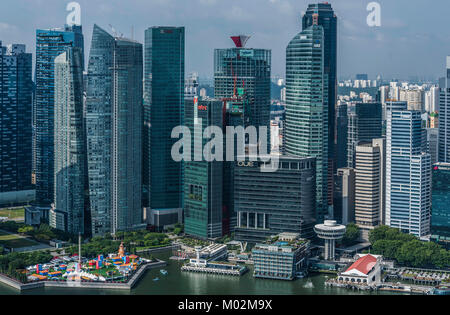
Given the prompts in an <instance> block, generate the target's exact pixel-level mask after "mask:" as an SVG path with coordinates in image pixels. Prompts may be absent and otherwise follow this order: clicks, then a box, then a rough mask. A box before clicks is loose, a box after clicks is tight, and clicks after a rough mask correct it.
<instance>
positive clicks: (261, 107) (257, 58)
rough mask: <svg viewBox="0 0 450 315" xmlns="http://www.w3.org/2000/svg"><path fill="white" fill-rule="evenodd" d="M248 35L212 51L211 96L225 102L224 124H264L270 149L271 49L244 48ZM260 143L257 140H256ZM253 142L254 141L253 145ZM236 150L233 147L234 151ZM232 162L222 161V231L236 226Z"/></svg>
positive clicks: (267, 148)
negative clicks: (226, 46) (212, 75)
mask: <svg viewBox="0 0 450 315" xmlns="http://www.w3.org/2000/svg"><path fill="white" fill-rule="evenodd" d="M248 39H249V37H248V36H244V35H241V36H233V37H232V40H233V41H234V43H235V46H236V47H234V48H226V49H216V50H215V51H214V95H215V98H217V99H221V100H224V103H225V104H227V105H226V113H225V115H226V116H225V119H224V122H225V125H224V126H223V127H224V130H226V126H239V125H241V126H244V127H248V126H254V127H256V128H259V127H267V147H265V148H262V147H260V149H262V151H264V153H266V152H270V151H269V150H270V73H271V62H272V52H271V51H270V50H267V49H253V48H245V44H246V42H247V40H248ZM259 144H261V139H259ZM253 145H254V144H253ZM235 152H236V150H235ZM232 168H233V165H232V163H231V162H229V161H227V162H224V174H223V179H224V182H223V208H224V210H223V211H224V217H223V219H224V226H223V232H224V233H225V234H227V233H229V232H231V231H232V230H233V228H234V227H235V226H236V214H235V211H234V197H233V193H234V188H233V184H234V180H233V170H232Z"/></svg>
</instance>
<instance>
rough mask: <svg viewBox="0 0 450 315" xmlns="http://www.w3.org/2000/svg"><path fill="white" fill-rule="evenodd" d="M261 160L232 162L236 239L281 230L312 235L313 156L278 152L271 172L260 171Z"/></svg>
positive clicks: (247, 239)
mask: <svg viewBox="0 0 450 315" xmlns="http://www.w3.org/2000/svg"><path fill="white" fill-rule="evenodd" d="M262 164H264V163H263V162H261V161H255V162H251V161H245V162H235V164H234V200H235V205H234V206H235V211H236V213H237V227H236V229H235V238H236V240H239V241H244V242H251V243H256V242H261V241H264V240H266V239H267V237H269V236H272V235H276V234H279V233H281V232H293V233H299V234H300V235H301V237H303V238H311V237H313V236H314V232H313V227H314V224H315V222H316V220H315V211H314V210H315V176H314V174H315V169H316V167H315V159H314V158H297V157H290V156H281V157H280V160H279V168H278V170H276V171H275V172H261V165H262ZM269 165H270V164H269Z"/></svg>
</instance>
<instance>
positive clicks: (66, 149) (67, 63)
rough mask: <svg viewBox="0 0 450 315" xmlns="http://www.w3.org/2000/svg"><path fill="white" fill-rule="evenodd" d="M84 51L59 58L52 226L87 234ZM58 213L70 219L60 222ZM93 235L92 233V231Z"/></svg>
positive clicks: (69, 52) (73, 52)
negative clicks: (61, 223) (60, 224)
mask: <svg viewBox="0 0 450 315" xmlns="http://www.w3.org/2000/svg"><path fill="white" fill-rule="evenodd" d="M81 54H82V50H81V49H79V48H77V47H74V48H68V49H67V51H66V52H64V53H62V54H61V55H59V56H58V57H56V59H55V170H54V171H55V173H54V177H55V179H54V182H55V197H54V207H53V208H52V209H51V210H50V225H51V226H52V227H54V228H57V229H60V230H64V231H67V232H70V233H73V234H78V233H81V234H85V232H86V231H85V224H84V223H85V188H86V179H87V176H86V175H87V174H86V168H85V166H86V164H85V163H86V147H85V132H84V120H83V62H82V60H83V56H82V55H81ZM57 212H59V214H61V215H62V216H65V217H66V219H65V220H62V222H64V224H63V225H65V226H59V225H58V224H59V223H60V222H61V221H59V220H57V219H56V218H57ZM89 232H90V231H89Z"/></svg>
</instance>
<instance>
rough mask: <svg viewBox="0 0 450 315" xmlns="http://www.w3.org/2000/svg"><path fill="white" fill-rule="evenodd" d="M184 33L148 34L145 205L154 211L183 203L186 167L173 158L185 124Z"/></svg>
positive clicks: (156, 31)
mask: <svg viewBox="0 0 450 315" xmlns="http://www.w3.org/2000/svg"><path fill="white" fill-rule="evenodd" d="M184 34H185V31H184V27H151V28H149V29H147V30H146V31H145V52H144V55H145V56H144V125H143V128H144V132H143V203H144V206H145V207H150V208H152V209H174V208H181V207H182V204H183V202H182V201H183V200H182V196H183V193H182V192H183V186H182V183H183V174H182V171H183V166H182V163H179V162H175V161H174V160H173V159H172V156H171V150H172V146H173V144H174V143H175V142H176V140H175V139H172V138H171V133H172V130H173V128H175V127H177V126H181V125H183V111H184V82H185V78H184V58H185V57H184V50H185V48H184V46H185V43H184V41H185V40H184Z"/></svg>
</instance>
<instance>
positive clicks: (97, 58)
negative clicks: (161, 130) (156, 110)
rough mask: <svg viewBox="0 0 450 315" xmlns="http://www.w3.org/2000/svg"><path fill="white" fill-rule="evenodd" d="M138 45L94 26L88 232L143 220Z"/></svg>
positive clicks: (88, 115) (88, 102)
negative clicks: (89, 229)
mask: <svg viewBox="0 0 450 315" xmlns="http://www.w3.org/2000/svg"><path fill="white" fill-rule="evenodd" d="M142 55H143V51H142V44H140V43H138V42H136V41H134V40H131V39H127V38H123V37H113V36H111V35H110V34H108V33H107V32H105V31H104V30H103V29H101V28H100V27H99V26H97V25H94V31H93V34H92V44H91V52H90V58H89V66H88V82H87V100H86V130H87V152H88V177H89V198H90V211H91V222H92V235H102V234H105V233H115V232H116V231H121V230H130V229H133V228H135V227H136V226H139V225H140V224H141V223H142V208H141V198H142V194H141V185H142V182H141V181H142V160H141V158H138V157H141V155H142V121H143V118H142V75H143V73H142V67H143V57H142Z"/></svg>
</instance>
